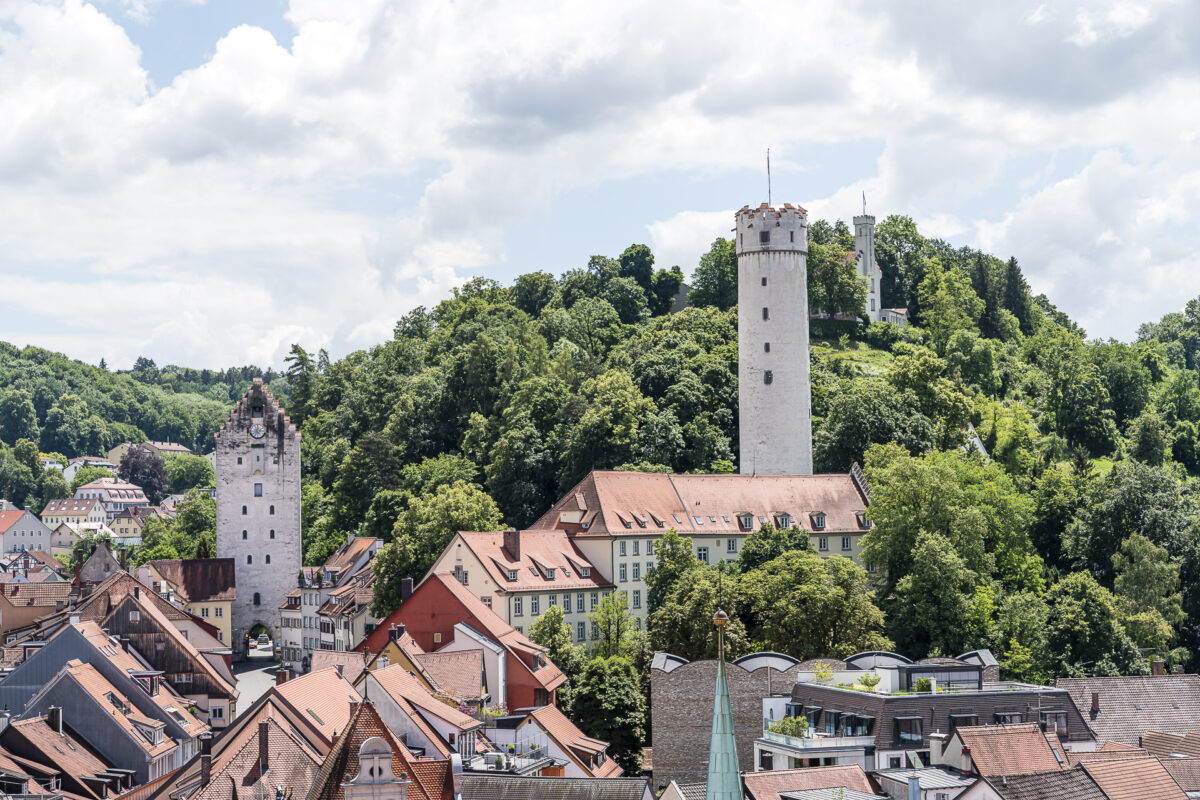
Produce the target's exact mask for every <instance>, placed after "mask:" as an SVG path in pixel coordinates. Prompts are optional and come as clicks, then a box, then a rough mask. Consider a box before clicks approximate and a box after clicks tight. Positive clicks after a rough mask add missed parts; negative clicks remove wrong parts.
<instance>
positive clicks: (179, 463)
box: [163, 454, 217, 494]
mask: <svg viewBox="0 0 1200 800" xmlns="http://www.w3.org/2000/svg"><path fill="white" fill-rule="evenodd" d="M163 466H164V467H165V468H166V470H167V493H168V494H187V493H188V491H189V490H191V489H212V488H215V487H216V485H217V483H216V481H217V476H216V473H215V471H214V470H213V465H212V462H211V461H209V460H208V459H207V458H206V457H204V456H193V455H183V454H174V455H167V456H163Z"/></svg>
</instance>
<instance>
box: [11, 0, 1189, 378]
mask: <svg viewBox="0 0 1200 800" xmlns="http://www.w3.org/2000/svg"><path fill="white" fill-rule="evenodd" d="M1197 41H1200V3H1196V2H1194V0H1074V1H1072V2H1038V0H999V1H996V2H993V0H977V1H976V2H973V3H968V4H964V3H962V2H961V1H960V0H954V1H952V0H912V1H910V2H905V3H894V2H888V0H807V1H806V2H803V3H787V2H785V3H774V4H759V5H745V4H741V5H739V4H731V3H729V2H717V1H716V0H692V1H691V2H689V3H687V4H678V5H676V4H671V3H662V2H655V3H651V2H641V1H640V0H629V1H628V2H625V1H624V0H610V1H609V2H604V3H586V4H585V3H582V2H575V1H574V0H564V2H558V3H544V2H538V3H534V2H486V0H481V1H480V2H470V3H465V2H458V1H456V0H441V1H440V2H432V3H430V2H422V3H417V2H407V1H405V0H354V2H345V0H335V1H332V2H319V1H318V0H290V2H287V1H285V0H207V1H205V0H93V2H90V3H88V2H82V0H0V298H2V299H3V303H2V305H0V308H2V309H3V312H2V313H0V340H4V341H9V342H12V343H14V344H17V345H18V346H22V345H26V344H33V345H37V346H40V347H46V348H50V349H54V350H60V351H62V352H65V353H67V354H68V355H70V356H72V357H75V358H79V359H82V360H84V361H88V362H91V363H96V362H98V361H99V360H100V359H101V358H104V359H105V360H106V361H107V363H108V364H109V365H110V366H112V367H114V368H127V367H128V366H129V365H130V364H131V363H132V362H133V360H134V359H135V358H136V357H137V356H139V355H145V356H148V357H151V358H153V359H155V360H156V361H157V363H158V364H159V365H164V364H170V363H174V364H180V365H187V366H194V367H224V366H230V365H235V364H236V365H240V364H245V363H255V364H258V365H260V366H279V365H281V364H282V361H283V358H284V356H285V355H286V354H287V352H288V350H289V349H290V347H291V345H292V344H293V343H300V344H302V345H303V346H304V347H306V348H308V349H309V350H315V349H317V348H326V349H327V350H328V351H329V352H330V354H331V355H332V356H334V357H338V356H342V355H344V354H346V353H348V352H350V351H353V350H356V349H359V348H363V347H369V346H371V345H373V344H376V343H378V342H380V341H382V340H384V339H386V338H388V337H389V336H390V335H391V332H392V328H393V325H394V323H395V321H396V320H397V319H399V318H400V317H401V316H403V315H404V314H405V313H406V312H408V311H409V310H411V309H412V308H413V307H415V306H417V305H425V306H432V305H434V304H436V303H437V302H438V301H439V300H441V299H443V298H445V297H447V296H449V294H450V292H451V291H452V290H453V288H454V287H455V286H456V285H459V284H461V283H463V282H464V281H466V280H469V279H470V278H472V277H474V276H485V277H488V278H493V279H496V280H499V281H502V282H508V281H511V279H512V278H514V277H515V276H517V275H519V274H521V273H523V272H529V271H534V270H547V271H550V272H553V273H556V274H558V273H561V272H563V271H565V270H567V269H572V268H578V267H583V266H585V265H586V263H587V259H588V257H589V256H590V255H593V254H604V255H609V256H616V255H618V254H620V252H621V251H622V250H624V249H625V247H627V246H628V245H630V244H632V243H645V244H648V245H650V246H651V248H652V249H653V250H654V253H655V257H656V259H657V263H658V264H659V265H660V266H669V265H672V264H678V265H680V266H681V267H683V269H684V271H685V272H690V271H691V270H692V269H693V268H694V267H695V265H696V262H697V260H698V258H699V256H700V254H701V253H703V252H704V251H706V250H707V249H708V247H709V245H710V244H711V242H712V241H713V239H715V238H716V237H718V236H727V235H728V234H729V229H730V228H731V227H732V221H733V217H732V214H733V210H734V209H736V208H739V207H741V206H742V205H745V204H747V203H749V204H752V205H753V204H757V203H759V202H762V201H764V200H766V195H767V185H766V184H767V181H766V174H765V172H766V171H765V153H766V151H767V149H768V148H770V150H771V166H772V176H773V187H772V199H773V200H774V201H775V203H776V204H779V203H781V202H793V203H799V204H801V205H803V206H804V207H806V208H807V209H808V210H809V212H810V218H814V219H815V218H821V217H824V218H828V219H833V218H841V219H846V220H849V218H850V217H851V216H852V215H853V214H856V213H859V212H860V210H861V207H862V195H863V193H864V192H865V194H866V197H867V202H868V210H869V211H870V212H871V213H873V214H875V215H876V216H877V218H878V219H883V217H885V216H887V215H889V214H907V215H910V216H912V217H913V218H914V219H915V220H916V221H917V224H918V226H919V227H920V229H921V231H922V232H923V233H924V234H926V235H927V236H937V237H941V238H944V239H946V240H948V241H950V242H951V243H953V244H955V245H956V246H961V245H969V246H972V247H978V248H982V249H984V250H986V251H988V252H992V253H994V254H996V255H997V256H1000V257H1001V258H1008V257H1009V256H1015V257H1016V258H1017V259H1018V260H1019V262H1020V263H1021V265H1022V267H1023V269H1024V271H1025V274H1026V277H1027V279H1028V280H1029V283H1030V284H1031V286H1032V288H1033V291H1034V292H1035V293H1041V292H1045V293H1046V294H1047V295H1048V296H1049V297H1050V299H1051V300H1052V301H1053V302H1054V303H1055V304H1057V305H1058V306H1059V308H1061V309H1063V310H1064V311H1066V312H1067V313H1069V314H1070V315H1071V316H1072V317H1073V318H1075V319H1076V320H1077V321H1079V322H1080V324H1082V325H1083V327H1084V328H1085V329H1086V330H1087V331H1088V334H1089V335H1090V336H1093V337H1115V338H1118V339H1122V340H1129V339H1131V338H1133V337H1134V336H1135V335H1136V331H1137V327H1138V325H1139V324H1140V323H1142V322H1145V321H1149V320H1156V319H1158V318H1159V317H1160V316H1161V315H1162V314H1164V313H1167V312H1170V311H1176V310H1179V309H1181V308H1182V307H1183V305H1184V303H1185V302H1186V301H1187V300H1188V299H1189V298H1192V297H1195V296H1197V295H1200V269H1197V268H1196V266H1197V264H1196V258H1195V255H1196V252H1197V245H1198V243H1200V234H1198V233H1197V231H1198V226H1197V224H1196V220H1197V219H1198V218H1200V141H1198V134H1200V46H1197V45H1196V44H1195V42H1197Z"/></svg>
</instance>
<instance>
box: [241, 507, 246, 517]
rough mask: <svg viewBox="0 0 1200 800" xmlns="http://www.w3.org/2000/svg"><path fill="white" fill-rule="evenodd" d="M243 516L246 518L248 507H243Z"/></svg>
mask: <svg viewBox="0 0 1200 800" xmlns="http://www.w3.org/2000/svg"><path fill="white" fill-rule="evenodd" d="M242 516H243V517H244V516H246V507H245V506H242Z"/></svg>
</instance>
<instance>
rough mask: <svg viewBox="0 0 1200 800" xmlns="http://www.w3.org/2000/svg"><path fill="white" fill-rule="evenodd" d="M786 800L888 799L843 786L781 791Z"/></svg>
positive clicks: (884, 796)
mask: <svg viewBox="0 0 1200 800" xmlns="http://www.w3.org/2000/svg"><path fill="white" fill-rule="evenodd" d="M779 796H780V797H782V798H783V799H784V800H888V799H887V796H886V795H878V794H867V793H866V792H858V791H855V790H854V789H844V788H841V787H837V788H832V789H803V790H801V791H798V792H781V793H780V795H779Z"/></svg>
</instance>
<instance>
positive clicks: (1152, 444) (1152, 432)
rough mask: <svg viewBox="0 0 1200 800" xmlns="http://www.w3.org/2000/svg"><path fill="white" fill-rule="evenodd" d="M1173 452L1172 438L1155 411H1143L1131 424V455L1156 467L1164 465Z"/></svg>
mask: <svg viewBox="0 0 1200 800" xmlns="http://www.w3.org/2000/svg"><path fill="white" fill-rule="evenodd" d="M1170 452H1171V438H1170V434H1168V432H1167V429H1166V426H1165V425H1163V421H1162V420H1161V419H1160V418H1159V416H1158V415H1157V414H1155V413H1154V412H1153V411H1143V412H1142V414H1141V416H1139V417H1138V418H1137V419H1135V420H1134V421H1133V422H1132V423H1131V424H1130V426H1129V455H1130V456H1131V457H1132V458H1136V459H1137V460H1138V461H1141V462H1143V463H1146V464H1149V465H1151V466H1154V467H1160V466H1162V464H1163V462H1164V461H1166V460H1167V456H1168V455H1169V454H1170Z"/></svg>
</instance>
